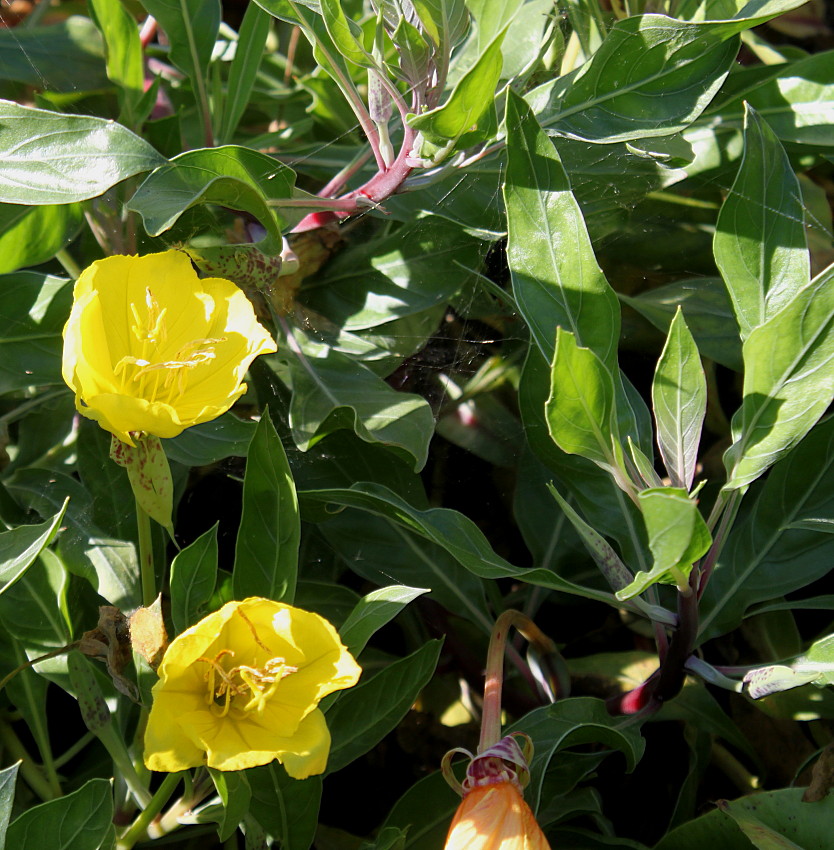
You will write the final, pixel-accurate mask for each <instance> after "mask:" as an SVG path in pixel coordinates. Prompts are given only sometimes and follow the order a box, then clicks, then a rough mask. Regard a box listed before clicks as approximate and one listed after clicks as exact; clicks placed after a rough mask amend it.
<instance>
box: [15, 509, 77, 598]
mask: <svg viewBox="0 0 834 850" xmlns="http://www.w3.org/2000/svg"><path fill="white" fill-rule="evenodd" d="M65 512H66V502H65V503H64V507H63V508H62V509H61V510H60V511H59V512H58V513H57V514H55V516H54V517H52V519H50V520H49V521H47V522H44V523H40V524H38V525H22V526H20V527H19V528H13V529H11V530H10V531H3V532H0V593H5V592H6V591H7V590H8V589H9V588H10V587H11V586H12V585H13V584H14V583H15V582H16V581H17V580H18V579H19V578H20V577H21V576H22V575H23V574H24V573H25V572H26V570H28V569H29V567H30V566H31V565H32V563H33V562H34V560H35V558H37V557H38V555H40V553H41V551H42V550H43V548H44V547H45V546H48V545H49V543H50V541H51V540H52V538H53V536H54V535H55V531H56V530H57V528H58V526H59V525H60V523H61V521H62V520H63V518H64V513H65Z"/></svg>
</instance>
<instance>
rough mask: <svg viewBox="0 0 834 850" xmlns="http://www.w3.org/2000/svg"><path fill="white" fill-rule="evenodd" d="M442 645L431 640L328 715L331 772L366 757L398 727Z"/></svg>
mask: <svg viewBox="0 0 834 850" xmlns="http://www.w3.org/2000/svg"><path fill="white" fill-rule="evenodd" d="M442 646H443V641H442V640H430V641H429V642H428V643H425V644H423V646H421V647H420V649H418V650H416V651H415V652H412V653H411V655H408V656H406V657H405V658H402V659H400V660H399V661H395V662H394V663H393V664H389V665H388V666H387V667H386V668H385V669H384V670H381V671H380V672H379V673H377V674H376V675H375V676H374V677H373V678H372V679H370V680H368V681H364V682H360V684H359V685H356V686H355V687H353V688H351V689H350V690H349V691H345V693H343V694H342V695H341V696H340V698H339V700H338V702H337V703H336V704H335V705H334V706H333V707H332V708H331V709H330V710H329V711H328V712H327V725H328V727H329V729H330V734H331V736H332V740H333V743H332V745H331V749H330V758H329V760H328V763H327V772H328V773H334V772H336V771H338V770H341V769H342V768H343V767H345V766H346V765H348V764H350V763H351V762H352V761H354V760H355V759H357V758H359V756H362V755H364V754H365V753H366V752H368V750H370V749H372V748H373V747H374V746H375V745H376V744H378V743H379V742H380V741H381V740H382V739H383V738H384V737H385V736H386V735H387V734H388V733H389V732H390V731H391V730H392V729H394V728H395V727H396V726H397V724H398V723H399V722H400V721H401V720H402V719H403V717H405V715H406V714H407V713H408V710H409V709H410V708H411V706H412V705H414V701H415V700H416V699H417V696H418V695H419V693H420V691H421V690H422V689H423V687H424V686H425V685H426V684H427V683H428V681H429V680H430V679H431V677H432V675H433V674H434V669H435V667H436V666H437V659H438V658H439V657H440V649H441V647H442Z"/></svg>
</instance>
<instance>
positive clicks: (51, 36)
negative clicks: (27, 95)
mask: <svg viewBox="0 0 834 850" xmlns="http://www.w3.org/2000/svg"><path fill="white" fill-rule="evenodd" d="M70 68H71V69H72V73H67V69H70ZM0 80H14V81H15V82H18V83H23V84H25V85H27V86H35V87H36V88H38V89H41V90H44V91H46V90H49V91H57V92H73V91H78V90H79V89H80V90H81V91H91V90H94V89H102V88H105V87H106V86H107V76H106V74H105V68H104V48H103V45H102V43H101V36H100V35H99V32H98V30H97V29H96V27H95V25H94V24H93V22H92V21H91V20H89V18H84V17H81V16H80V15H72V16H70V17H69V18H67V19H66V20H65V21H61V22H60V23H57V24H50V25H49V26H43V27H42V26H35V27H31V26H24V27H14V28H11V27H8V28H7V27H4V28H3V29H0Z"/></svg>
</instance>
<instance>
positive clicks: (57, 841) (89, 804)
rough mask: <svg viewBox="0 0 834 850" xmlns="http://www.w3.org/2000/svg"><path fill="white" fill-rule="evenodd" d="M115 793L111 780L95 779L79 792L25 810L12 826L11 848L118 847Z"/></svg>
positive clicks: (92, 849)
mask: <svg viewBox="0 0 834 850" xmlns="http://www.w3.org/2000/svg"><path fill="white" fill-rule="evenodd" d="M115 838H116V833H115V829H114V827H113V791H112V789H111V787H110V781H109V780H107V779H91V780H90V781H89V782H87V783H85V784H84V785H83V786H82V787H81V788H79V789H78V790H77V791H74V792H73V793H72V794H67V796H66V797H60V798H59V799H57V800H50V801H49V802H48V803H41V805H39V806H33V807H32V808H31V809H28V810H27V811H25V812H24V813H23V814H22V815H20V817H18V818H17V819H16V820H15V821H13V822H12V823H11V824H10V825H9V830H8V832H7V834H6V839H7V843H8V845H9V847H15V848H24V847H25V848H35V847H41V848H46V847H48V848H50V850H109V848H112V847H114V846H115Z"/></svg>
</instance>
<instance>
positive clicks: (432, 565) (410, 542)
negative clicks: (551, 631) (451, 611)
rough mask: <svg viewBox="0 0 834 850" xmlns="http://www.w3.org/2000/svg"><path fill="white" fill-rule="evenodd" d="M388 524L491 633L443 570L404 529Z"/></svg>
mask: <svg viewBox="0 0 834 850" xmlns="http://www.w3.org/2000/svg"><path fill="white" fill-rule="evenodd" d="M386 519H387V518H386ZM388 523H389V525H390V526H391V528H392V529H393V530H394V531H395V532H396V533H397V535H398V536H399V537H400V538H401V539H402V541H403V542H404V543H405V544H406V546H408V548H409V549H411V551H412V552H413V553H414V554H415V556H416V557H417V559H418V560H420V561H422V562H423V563H424V564H425V565H426V566H427V567H428V569H429V572H431V573H433V574H434V575H435V576H437V578H438V579H439V580H440V581H441V582H442V583H443V584H444V585H445V586H446V587H447V588H448V589H449V590H451V591H452V593H454V594H455V596H457V597H458V598H459V599H460V601H461V602H462V603H463V606H464V608H466V609H467V610H468V611H469V612H470V613H471V614H472V616H473V618H474V619H475V621H476V622H477V623H478V624H479V625H480V626H482V627H483V628H484V629H485V631H486V632H487V633H489V632H491V631H492V623H491V622H490V621H489V620H488V619H487V618H486V617H485V616H484V615H483V613H482V612H481V611H479V610H478V608H477V607H476V606H475V605H473V604H472V603H471V602H470V601H469V598H468V597H467V595H466V594H465V593H461V592H460V588H458V586H457V585H456V584H455V583H454V582H452V581H450V580H449V578H448V576H446V575H445V574H444V572H443V570H440V569H438V567H437V564H435V563H434V561H432V559H431V558H428V557H426V555H425V553H424V552H423V551H422V549H421V548H420V547H419V546H417V545H415V543H414V540H413V539H412V537H411V536H410V535H409V534H408V533H407V532H406V531H405V530H404V529H402V528H401V527H400V526H399V525H398V524H397V523H396V522H394V521H392V520H390V519H389V520H388ZM464 569H466V568H465V567H464Z"/></svg>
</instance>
